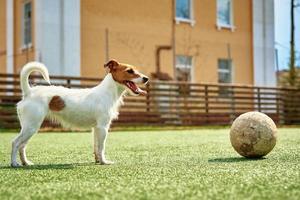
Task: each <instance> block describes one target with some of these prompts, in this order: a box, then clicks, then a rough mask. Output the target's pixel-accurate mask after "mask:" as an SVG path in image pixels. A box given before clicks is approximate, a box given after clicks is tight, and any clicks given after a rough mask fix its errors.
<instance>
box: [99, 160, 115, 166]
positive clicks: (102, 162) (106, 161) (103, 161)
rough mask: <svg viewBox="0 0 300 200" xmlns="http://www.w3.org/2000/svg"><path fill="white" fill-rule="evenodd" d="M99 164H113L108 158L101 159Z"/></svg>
mask: <svg viewBox="0 0 300 200" xmlns="http://www.w3.org/2000/svg"><path fill="white" fill-rule="evenodd" d="M99 164H100V165H113V164H115V163H114V162H113V161H110V160H101V161H100V162H99Z"/></svg>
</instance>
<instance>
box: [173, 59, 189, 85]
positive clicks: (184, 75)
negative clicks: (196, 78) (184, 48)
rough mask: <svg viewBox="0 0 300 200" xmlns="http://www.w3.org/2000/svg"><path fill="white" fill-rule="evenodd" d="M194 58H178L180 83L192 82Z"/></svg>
mask: <svg viewBox="0 0 300 200" xmlns="http://www.w3.org/2000/svg"><path fill="white" fill-rule="evenodd" d="M191 69H192V57H191V56H183V55H177V56H176V79H177V80H178V81H191Z"/></svg>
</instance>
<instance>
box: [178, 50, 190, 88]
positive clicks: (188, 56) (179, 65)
mask: <svg viewBox="0 0 300 200" xmlns="http://www.w3.org/2000/svg"><path fill="white" fill-rule="evenodd" d="M178 56H182V57H187V58H190V61H191V63H190V65H181V64H177V57H178ZM175 60H176V63H175V69H176V70H177V69H189V71H190V74H189V76H190V80H188V82H193V81H194V76H193V74H194V73H193V70H194V56H191V55H183V54H176V55H175ZM186 66H188V67H186ZM176 74H177V72H176ZM176 80H177V75H176Z"/></svg>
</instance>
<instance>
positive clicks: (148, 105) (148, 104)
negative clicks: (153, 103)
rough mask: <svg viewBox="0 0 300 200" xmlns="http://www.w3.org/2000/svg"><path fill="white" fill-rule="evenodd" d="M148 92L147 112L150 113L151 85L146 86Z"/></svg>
mask: <svg viewBox="0 0 300 200" xmlns="http://www.w3.org/2000/svg"><path fill="white" fill-rule="evenodd" d="M146 91H147V95H146V112H147V113H148V112H150V86H149V83H148V84H147V85H146Z"/></svg>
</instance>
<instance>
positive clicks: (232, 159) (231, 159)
mask: <svg viewBox="0 0 300 200" xmlns="http://www.w3.org/2000/svg"><path fill="white" fill-rule="evenodd" d="M264 159H266V158H264V157H262V158H244V157H229V158H215V159H209V160H208V162H212V163H222V162H223V163H232V162H251V161H257V160H264Z"/></svg>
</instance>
